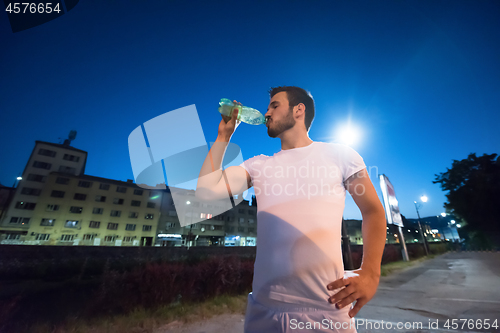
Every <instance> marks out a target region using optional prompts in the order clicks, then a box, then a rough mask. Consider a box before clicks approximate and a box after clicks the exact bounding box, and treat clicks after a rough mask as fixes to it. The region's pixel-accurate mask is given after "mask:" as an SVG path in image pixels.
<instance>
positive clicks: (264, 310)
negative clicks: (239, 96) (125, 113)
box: [197, 86, 386, 333]
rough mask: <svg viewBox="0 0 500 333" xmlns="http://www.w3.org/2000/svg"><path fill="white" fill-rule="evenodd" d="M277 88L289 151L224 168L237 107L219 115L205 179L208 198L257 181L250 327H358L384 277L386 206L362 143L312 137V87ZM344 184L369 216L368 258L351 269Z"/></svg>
mask: <svg viewBox="0 0 500 333" xmlns="http://www.w3.org/2000/svg"><path fill="white" fill-rule="evenodd" d="M270 97H271V101H270V103H269V107H268V109H267V113H266V114H265V117H266V118H267V119H268V121H267V123H266V126H267V129H268V134H269V136H270V137H272V138H276V137H277V138H280V139H281V151H280V152H278V153H276V154H274V155H273V156H264V155H259V156H256V157H253V158H251V159H249V160H247V161H245V162H244V163H243V164H241V165H240V166H233V167H229V168H227V169H226V170H224V171H222V170H221V162H222V158H223V156H224V151H225V149H226V147H227V145H228V143H229V140H230V138H231V136H232V134H233V133H234V130H235V128H236V126H237V125H238V124H237V121H236V119H237V109H235V110H234V111H233V114H232V117H231V118H228V117H225V118H224V117H223V120H222V121H221V122H220V124H219V131H218V137H217V140H216V142H215V143H214V145H213V146H212V148H211V149H210V152H209V154H208V156H207V158H206V160H205V163H204V164H203V167H202V170H201V172H200V178H199V180H198V187H197V196H198V197H199V198H201V199H205V200H211V199H219V198H224V197H226V198H227V193H228V190H230V193H233V194H236V193H242V192H243V191H245V190H246V189H247V188H250V187H251V186H254V189H255V194H256V198H257V203H258V206H257V207H258V212H257V221H258V228H257V232H258V235H257V256H256V260H255V269H254V279H253V285H252V292H251V293H250V294H249V296H248V305H247V312H246V318H245V332H248V333H251V332H259V333H262V332H292V331H296V330H298V331H300V332H306V331H307V332H332V331H333V332H336V331H338V332H356V329H355V327H354V318H353V317H354V316H355V315H356V313H357V312H358V311H359V310H360V309H361V307H362V306H364V305H365V304H366V303H367V302H368V301H369V300H370V299H371V298H372V297H373V296H374V294H375V292H376V289H377V286H378V283H379V277H380V263H381V258H382V253H383V249H384V246H385V238H386V227H385V215H384V210H383V207H382V205H381V203H380V200H379V199H378V196H377V193H376V191H375V189H374V187H373V184H372V183H371V181H370V178H369V176H368V173H367V171H366V167H365V164H364V162H363V159H362V158H361V157H360V156H359V155H358V154H357V153H356V152H355V151H354V150H353V149H351V148H349V147H347V146H344V145H339V144H330V143H322V142H314V141H312V140H311V139H310V138H309V136H308V130H309V127H310V125H311V123H312V120H313V118H314V100H313V99H312V97H311V95H310V94H309V93H307V92H306V91H305V90H303V89H301V88H298V87H289V86H284V87H277V88H273V89H271V90H270ZM345 190H347V191H349V193H350V194H351V195H352V197H353V199H354V201H355V203H356V204H357V206H358V207H359V209H360V211H361V213H362V216H363V224H362V229H363V230H362V232H363V243H364V246H363V262H362V264H361V267H360V269H358V270H355V271H351V272H344V269H343V262H342V253H341V221H342V213H343V209H344V202H345ZM353 302H356V303H355V305H354V306H352V303H353Z"/></svg>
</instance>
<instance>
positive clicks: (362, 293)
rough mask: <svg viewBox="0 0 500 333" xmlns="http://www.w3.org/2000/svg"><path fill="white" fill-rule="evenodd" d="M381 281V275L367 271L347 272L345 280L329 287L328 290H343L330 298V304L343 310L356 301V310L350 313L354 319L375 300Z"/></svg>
mask: <svg viewBox="0 0 500 333" xmlns="http://www.w3.org/2000/svg"><path fill="white" fill-rule="evenodd" d="M379 280H380V274H377V273H374V272H370V271H367V270H363V269H357V270H354V271H345V273H344V278H342V279H338V280H336V281H334V282H332V283H330V284H329V285H327V289H328V290H335V289H339V288H342V289H341V290H340V291H339V292H337V293H336V294H335V295H333V296H331V297H330V299H329V302H330V303H332V304H335V305H336V306H337V308H339V309H341V308H343V307H345V306H346V305H349V304H351V303H353V302H354V301H356V304H355V305H354V308H352V309H351V310H350V311H349V316H350V317H351V318H352V317H354V316H355V315H356V314H357V313H358V312H359V310H361V308H362V307H363V306H365V304H366V303H368V302H369V301H370V300H371V299H372V298H373V296H374V295H375V292H376V291H377V287H378V284H379Z"/></svg>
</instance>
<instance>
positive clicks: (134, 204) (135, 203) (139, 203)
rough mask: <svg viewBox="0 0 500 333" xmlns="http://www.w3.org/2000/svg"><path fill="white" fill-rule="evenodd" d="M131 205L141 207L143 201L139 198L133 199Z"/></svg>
mask: <svg viewBox="0 0 500 333" xmlns="http://www.w3.org/2000/svg"><path fill="white" fill-rule="evenodd" d="M130 205H131V206H135V207H140V206H141V202H140V201H138V200H132V203H131V204H130Z"/></svg>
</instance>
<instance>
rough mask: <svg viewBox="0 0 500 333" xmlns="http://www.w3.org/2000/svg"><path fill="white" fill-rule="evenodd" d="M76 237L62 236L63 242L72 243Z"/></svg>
mask: <svg viewBox="0 0 500 333" xmlns="http://www.w3.org/2000/svg"><path fill="white" fill-rule="evenodd" d="M75 236H76V235H61V242H72V241H73V240H74V239H75Z"/></svg>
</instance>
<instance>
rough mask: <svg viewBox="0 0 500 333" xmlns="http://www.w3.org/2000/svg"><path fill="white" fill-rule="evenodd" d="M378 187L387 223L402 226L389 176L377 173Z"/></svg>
mask: <svg viewBox="0 0 500 333" xmlns="http://www.w3.org/2000/svg"><path fill="white" fill-rule="evenodd" d="M379 178H380V188H381V189H382V195H383V197H384V207H385V215H386V217H387V224H395V225H397V226H400V227H403V220H402V219H401V213H400V212H399V205H398V200H397V199H396V192H394V186H392V184H391V182H390V181H389V178H387V176H386V175H379Z"/></svg>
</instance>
